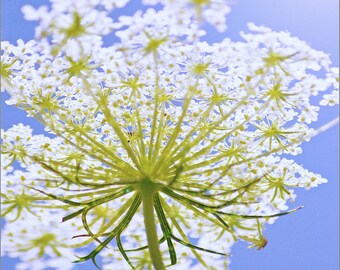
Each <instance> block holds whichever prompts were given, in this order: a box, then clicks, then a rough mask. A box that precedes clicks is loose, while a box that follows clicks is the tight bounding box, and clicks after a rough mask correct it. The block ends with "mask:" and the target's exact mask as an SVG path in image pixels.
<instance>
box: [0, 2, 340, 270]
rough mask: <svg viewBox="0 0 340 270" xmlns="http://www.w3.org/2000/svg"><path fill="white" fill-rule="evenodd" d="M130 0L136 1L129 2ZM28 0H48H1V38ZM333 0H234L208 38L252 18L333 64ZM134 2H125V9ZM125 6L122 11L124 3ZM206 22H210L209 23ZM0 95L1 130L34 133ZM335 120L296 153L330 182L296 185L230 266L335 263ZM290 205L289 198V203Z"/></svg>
mask: <svg viewBox="0 0 340 270" xmlns="http://www.w3.org/2000/svg"><path fill="white" fill-rule="evenodd" d="M132 2H135V1H132ZM26 3H31V5H34V6H36V7H38V6H39V5H41V4H46V3H47V1H41V0H35V1H22V0H2V9H1V15H2V16H1V25H2V28H1V34H2V36H1V40H8V41H10V42H11V43H15V42H16V40H17V39H19V38H21V39H23V40H24V41H28V40H29V39H32V38H33V36H34V26H35V23H34V22H27V21H24V19H23V16H22V14H21V12H20V8H21V6H22V5H24V4H26ZM338 5H339V4H338V1H337V0H322V1H321V0H286V1H282V0H234V1H233V5H232V12H231V14H230V15H229V16H228V30H227V32H226V33H223V34H217V33H216V32H215V31H213V30H209V33H208V40H210V41H218V40H221V39H222V37H223V36H225V35H226V36H228V37H230V38H231V39H233V40H241V39H240V37H239V32H240V31H241V30H246V23H247V22H249V21H252V22H255V23H256V24H257V25H261V24H263V25H265V26H268V27H271V28H272V29H274V30H276V31H281V30H288V31H289V32H291V33H292V34H293V35H294V36H297V37H299V38H300V39H302V40H305V41H307V42H308V43H309V44H310V45H311V47H312V48H314V49H318V50H322V51H325V52H327V53H329V54H330V55H331V58H332V61H333V64H334V66H338V65H339V61H338V59H339V53H338V48H339V39H338V37H339V36H338V32H339V26H338V25H339V22H338V9H339V6H338ZM134 8H135V6H133V4H130V5H129V6H128V7H127V9H129V10H132V9H134ZM124 12H126V10H124ZM209 29H210V28H209ZM6 97H7V95H6V94H4V95H3V98H2V100H1V105H2V108H1V111H2V114H1V127H2V128H3V129H7V128H9V127H11V126H12V125H13V124H17V123H20V122H23V123H26V124H30V125H31V126H32V127H34V129H35V133H37V134H38V133H41V132H43V128H42V127H41V126H39V124H37V123H36V122H35V121H34V119H27V118H26V117H25V113H23V112H21V111H19V110H18V109H15V108H14V107H9V106H7V105H4V99H5V98H6ZM337 115H338V108H336V107H333V108H327V109H323V110H321V113H320V120H319V122H318V123H317V124H316V125H315V127H317V126H321V125H322V124H325V123H327V122H328V121H330V120H332V119H333V118H335V117H336V116H337ZM338 131H339V130H338V127H333V128H332V129H330V130H328V131H327V132H325V133H323V134H321V135H319V136H318V137H316V138H313V139H312V141H311V142H309V143H305V144H303V150H304V152H303V154H302V155H301V156H298V157H295V160H296V161H298V162H299V163H300V164H303V165H304V167H305V168H307V169H309V170H311V171H313V172H316V173H320V174H321V175H322V176H323V177H325V178H327V179H328V180H329V182H328V183H327V184H324V185H321V186H319V187H318V188H316V189H312V190H310V191H305V190H297V194H298V198H297V201H296V203H295V205H304V206H305V208H304V209H303V210H300V211H298V212H297V213H294V214H291V215H288V216H284V217H281V218H280V219H279V220H278V221H277V222H276V223H275V224H274V225H271V226H268V227H267V229H266V231H265V236H266V238H267V239H268V245H267V247H266V248H265V249H264V250H261V251H257V250H255V249H247V248H246V246H247V244H246V243H242V242H240V243H238V244H236V245H235V246H234V247H233V249H232V258H231V260H232V264H231V269H232V270H286V269H291V270H298V269H302V270H324V269H325V270H336V269H338V268H339V256H338V252H339V231H338V226H339V181H338V176H339V168H338V163H339V156H338V152H339V142H338V137H339V132H338ZM292 206H294V205H292ZM15 262H16V260H14V259H9V258H2V262H1V265H2V269H4V270H5V269H6V270H7V269H8V270H11V269H14V264H15ZM74 269H89V270H91V269H95V268H94V267H93V266H92V265H91V263H85V264H81V265H79V264H78V265H76V266H75V268H74Z"/></svg>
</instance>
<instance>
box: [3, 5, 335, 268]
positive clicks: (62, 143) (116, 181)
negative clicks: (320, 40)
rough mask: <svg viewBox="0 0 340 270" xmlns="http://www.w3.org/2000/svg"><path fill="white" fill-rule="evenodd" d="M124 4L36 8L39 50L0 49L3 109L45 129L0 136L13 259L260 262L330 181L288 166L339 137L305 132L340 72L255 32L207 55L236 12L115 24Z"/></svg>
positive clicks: (124, 264)
mask: <svg viewBox="0 0 340 270" xmlns="http://www.w3.org/2000/svg"><path fill="white" fill-rule="evenodd" d="M126 2H127V1H99V0H98V1H69V3H68V4H66V3H65V2H64V1H53V3H52V6H51V9H50V11H48V10H47V9H45V8H39V9H37V10H35V9H33V8H32V7H30V6H25V7H24V8H23V11H24V14H25V17H26V19H29V20H38V21H39V26H38V27H37V29H36V33H37V38H36V41H30V42H28V43H23V42H22V41H19V42H18V45H17V46H15V45H11V44H9V43H8V42H3V43H2V64H1V65H2V67H3V68H2V71H1V76H2V78H3V80H4V81H5V84H4V90H6V91H7V92H8V93H9V94H10V98H9V100H7V104H9V105H15V106H17V107H19V108H20V109H23V110H25V111H26V112H27V115H28V116H31V117H35V118H36V119H37V121H39V122H40V123H41V124H43V125H44V127H45V130H46V134H45V135H33V134H32V129H31V128H30V127H28V126H24V125H23V124H18V125H14V126H13V127H12V128H10V129H8V130H6V131H2V158H3V162H2V165H3V175H4V181H3V191H2V205H3V209H2V216H3V218H4V220H5V222H6V224H5V229H4V232H3V235H4V237H5V240H4V243H5V244H4V247H3V248H4V250H5V254H6V255H9V256H12V257H19V258H20V259H21V260H22V261H23V263H24V265H25V266H26V267H30V268H32V269H43V268H41V267H45V268H46V267H49V266H52V267H55V268H56V269H71V268H72V266H73V264H72V261H76V262H84V261H87V260H92V261H93V262H94V264H95V265H97V267H98V268H102V269H106V270H107V269H117V268H119V269H156V270H164V269H166V268H171V267H172V266H173V267H176V269H202V268H207V269H226V268H227V265H228V263H229V254H230V248H231V246H232V245H233V244H234V243H235V242H236V241H237V240H242V241H247V242H248V243H250V247H255V248H257V249H262V248H264V247H265V246H266V244H267V240H266V238H265V236H264V235H263V230H264V227H265V224H267V223H273V222H274V221H275V219H276V218H278V217H279V216H283V215H286V214H289V213H292V212H295V211H297V210H299V209H301V208H302V207H297V208H294V209H290V210H288V206H287V201H289V200H294V199H295V197H296V196H295V194H294V189H295V188H300V187H302V188H310V187H315V186H317V185H318V184H321V183H324V182H326V180H325V179H324V178H322V177H321V176H320V175H318V174H314V173H311V172H309V171H307V170H306V169H304V168H303V167H302V166H300V165H298V164H296V163H295V162H294V161H293V160H289V159H287V158H286V157H282V155H283V154H285V156H287V155H297V154H300V153H301V148H300V147H299V145H300V144H301V143H302V142H304V141H307V140H309V139H310V138H311V137H313V136H315V135H317V134H318V133H320V132H323V131H324V130H326V129H328V128H330V127H331V126H333V125H335V124H337V119H336V120H334V121H332V122H330V123H328V124H326V125H325V126H323V127H321V128H320V129H319V130H313V129H312V128H310V127H309V124H311V123H312V122H314V121H316V120H317V115H318V110H319V107H318V105H317V104H312V103H311V99H310V97H311V96H314V95H317V94H319V92H320V91H326V94H325V95H324V96H323V99H322V100H321V101H320V104H321V105H330V106H332V105H334V104H335V103H336V102H337V100H338V99H337V96H338V91H337V88H336V87H337V82H338V69H337V68H334V67H330V64H331V63H330V60H329V58H328V56H327V55H326V54H324V53H322V52H319V51H315V50H313V49H311V48H310V47H309V46H307V45H306V44H305V43H304V42H302V41H300V40H298V39H297V38H294V37H291V36H290V35H289V34H288V33H282V32H281V33H276V32H273V31H271V30H270V29H269V28H265V27H258V26H255V25H254V24H249V30H250V33H242V34H241V35H242V37H243V38H244V40H245V41H244V42H237V43H234V42H232V41H230V40H229V39H225V40H223V41H222V42H220V43H216V44H208V43H207V42H205V41H202V40H201V39H202V36H204V31H203V30H202V29H201V27H202V25H203V23H204V22H205V21H206V22H208V23H210V24H212V25H214V26H215V27H216V28H217V29H218V30H220V31H223V30H224V29H225V27H226V20H225V15H226V14H227V13H228V12H229V7H228V6H227V5H226V3H225V2H224V1H219V0H216V1H189V0H188V1H161V2H162V5H161V6H162V8H161V9H159V10H155V9H148V10H146V11H142V12H140V13H136V14H135V15H133V16H125V17H121V18H119V19H115V20H113V18H112V16H111V15H110V13H111V11H112V10H113V9H114V8H116V7H117V8H118V7H123V6H124V5H125V3H126ZM144 2H145V4H149V3H151V2H155V3H156V2H157V3H158V1H144ZM178 2H180V3H178ZM211 12H215V13H216V16H214V18H211V16H207V14H210V13H211ZM107 34H115V35H116V37H118V39H119V41H118V42H116V43H114V44H109V45H107V44H105V43H104V44H103V41H102V38H103V36H104V35H107ZM110 37H111V36H110ZM319 70H322V71H323V74H322V72H320V74H322V75H320V76H319V77H317V76H316V75H315V71H319ZM60 220H62V224H59V223H58V222H60ZM27 221H29V222H27ZM23 224H25V228H23ZM32 230H33V231H34V233H31V231H32ZM84 247H90V248H91V249H90V251H89V249H87V251H89V253H87V254H84V252H83V250H82V248H84ZM28 251H29V253H27V252H28ZM74 254H78V255H76V256H75V255H74ZM97 256H101V257H102V265H98V264H97V262H96V257H97ZM39 267H40V268H39Z"/></svg>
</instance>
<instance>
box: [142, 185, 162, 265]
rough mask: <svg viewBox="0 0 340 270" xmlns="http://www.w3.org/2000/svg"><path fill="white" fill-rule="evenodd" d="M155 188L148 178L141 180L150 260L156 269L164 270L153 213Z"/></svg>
mask: <svg viewBox="0 0 340 270" xmlns="http://www.w3.org/2000/svg"><path fill="white" fill-rule="evenodd" d="M157 190H158V186H157V184H155V183H153V182H152V181H151V180H150V179H147V178H146V179H143V180H141V182H140V191H141V194H142V200H143V215H144V224H145V231H146V237H147V241H148V247H149V252H150V257H151V261H152V264H153V266H154V267H155V269H156V270H165V266H164V263H163V259H162V254H161V251H160V249H159V242H158V235H157V228H156V222H155V213H154V197H155V194H156V192H157Z"/></svg>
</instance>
